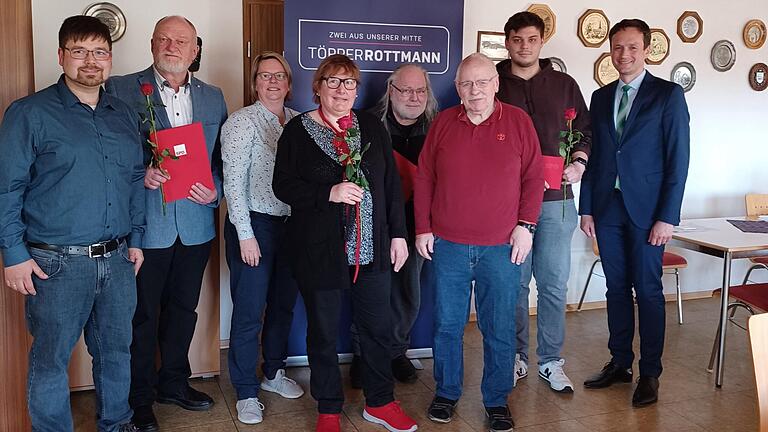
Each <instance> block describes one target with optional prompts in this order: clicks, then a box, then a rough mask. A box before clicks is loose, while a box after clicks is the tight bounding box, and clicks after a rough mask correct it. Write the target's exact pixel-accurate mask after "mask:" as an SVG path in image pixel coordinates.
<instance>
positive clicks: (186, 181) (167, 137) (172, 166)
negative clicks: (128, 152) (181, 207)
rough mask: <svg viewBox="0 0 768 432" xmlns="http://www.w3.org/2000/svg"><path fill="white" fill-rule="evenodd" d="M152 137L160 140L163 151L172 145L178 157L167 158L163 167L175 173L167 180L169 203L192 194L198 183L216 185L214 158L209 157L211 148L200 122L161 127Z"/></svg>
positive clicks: (166, 190) (170, 173) (210, 187)
mask: <svg viewBox="0 0 768 432" xmlns="http://www.w3.org/2000/svg"><path fill="white" fill-rule="evenodd" d="M150 139H151V140H152V141H153V142H155V143H156V144H157V147H158V150H159V151H163V150H164V149H168V151H170V152H171V154H172V155H176V156H177V157H178V159H172V158H170V157H166V158H165V159H163V163H162V167H163V168H164V169H165V170H166V171H168V175H170V177H171V178H170V179H169V180H168V181H167V182H165V183H163V192H164V193H165V202H166V203H169V202H173V201H178V200H180V199H184V198H186V197H188V196H189V190H190V189H191V188H192V185H193V184H195V183H202V184H203V185H204V186H205V187H207V188H208V189H213V188H214V185H213V175H212V174H211V161H210V160H208V148H207V147H206V146H205V134H204V133H203V125H202V124H201V123H200V122H196V123H192V124H188V125H185V126H179V127H175V128H170V129H163V130H160V131H157V135H155V134H152V135H151V136H150Z"/></svg>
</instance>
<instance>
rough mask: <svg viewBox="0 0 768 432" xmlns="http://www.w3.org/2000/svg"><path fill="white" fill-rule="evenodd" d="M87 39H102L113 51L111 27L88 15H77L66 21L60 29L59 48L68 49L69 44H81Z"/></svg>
mask: <svg viewBox="0 0 768 432" xmlns="http://www.w3.org/2000/svg"><path fill="white" fill-rule="evenodd" d="M86 39H102V40H104V41H106V42H107V45H108V46H109V49H110V50H111V49H112V36H111V35H110V34H109V27H107V25H106V24H104V23H103V22H101V21H99V19H98V18H94V17H91V16H86V15H75V16H71V17H69V18H67V19H65V20H64V22H63V23H61V28H59V48H62V49H64V48H66V47H67V42H69V41H72V42H79V41H84V40H86Z"/></svg>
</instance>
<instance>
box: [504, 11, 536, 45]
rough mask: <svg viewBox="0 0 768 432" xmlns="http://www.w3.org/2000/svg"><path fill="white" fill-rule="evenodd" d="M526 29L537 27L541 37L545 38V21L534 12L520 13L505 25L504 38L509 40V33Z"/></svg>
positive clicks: (510, 18)
mask: <svg viewBox="0 0 768 432" xmlns="http://www.w3.org/2000/svg"><path fill="white" fill-rule="evenodd" d="M526 27H536V30H538V31H539V35H541V37H542V38H543V37H544V20H543V19H541V17H540V16H538V15H536V14H535V13H533V12H528V11H523V12H518V13H516V14H514V15H512V16H511V17H509V19H508V20H507V23H506V24H505V25H504V38H505V39H509V33H510V32H511V31H513V30H514V32H515V33H517V32H518V31H520V30H521V29H524V28H526Z"/></svg>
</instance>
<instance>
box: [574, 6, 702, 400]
mask: <svg viewBox="0 0 768 432" xmlns="http://www.w3.org/2000/svg"><path fill="white" fill-rule="evenodd" d="M609 38H610V41H611V60H612V62H613V65H614V66H615V67H616V69H617V70H618V71H619V79H618V80H617V81H614V82H613V83H611V84H609V85H607V86H605V87H603V88H601V89H598V90H597V91H595V92H594V93H593V94H592V102H591V104H590V112H591V116H592V154H591V157H590V159H589V166H588V167H587V171H586V173H585V174H584V178H583V180H582V187H581V199H580V208H579V213H580V214H581V215H582V216H581V229H582V231H584V233H585V234H586V235H587V236H588V237H590V238H592V237H597V243H598V246H599V248H600V256H601V257H602V260H603V269H604V271H605V277H606V285H607V287H608V291H607V293H606V300H607V303H608V329H609V331H610V336H609V339H608V348H609V349H610V351H611V361H610V362H608V363H607V364H606V365H605V367H604V368H603V369H602V371H600V373H598V374H597V375H595V376H593V377H591V378H589V379H587V380H586V381H584V386H585V387H587V388H604V387H608V386H610V385H611V384H614V383H616V382H631V381H632V362H633V360H634V352H633V351H632V339H633V337H634V333H635V311H634V301H633V296H632V288H634V290H635V297H636V298H637V308H638V314H639V327H640V328H639V332H640V361H639V369H640V379H639V380H638V382H637V388H636V389H635V393H634V395H633V397H632V405H633V406H635V407H640V406H645V405H649V404H652V403H655V402H656V401H657V399H658V387H659V380H658V378H659V376H660V375H661V371H662V367H661V354H662V351H663V349H664V325H665V323H664V321H665V320H664V293H663V292H662V291H663V287H662V284H661V275H662V257H663V254H664V245H665V244H666V243H667V242H668V241H669V240H670V239H671V237H672V228H673V226H674V225H677V224H678V223H679V222H680V207H681V205H682V201H683V191H684V189H685V180H686V177H687V175H688V158H689V144H690V143H689V141H690V129H689V124H688V123H689V116H688V107H687V105H686V103H685V98H684V96H683V89H682V88H681V87H680V86H678V85H676V84H673V83H671V82H669V81H665V80H662V79H659V78H656V77H654V76H653V75H651V74H650V73H649V72H647V71H646V70H645V58H646V57H647V55H648V52H649V50H650V41H651V31H650V29H649V28H648V25H647V24H646V23H645V22H643V21H641V20H638V19H629V20H623V21H621V22H619V23H618V24H616V25H615V26H614V27H613V28H612V29H611V31H610V33H609Z"/></svg>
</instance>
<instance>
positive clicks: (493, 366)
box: [432, 237, 520, 407]
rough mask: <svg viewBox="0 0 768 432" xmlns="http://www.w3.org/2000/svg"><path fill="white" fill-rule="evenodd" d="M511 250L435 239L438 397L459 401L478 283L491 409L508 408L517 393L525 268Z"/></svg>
mask: <svg viewBox="0 0 768 432" xmlns="http://www.w3.org/2000/svg"><path fill="white" fill-rule="evenodd" d="M511 251H512V250H511V247H510V245H508V244H502V245H497V246H474V245H465V244H459V243H453V242H450V241H447V240H445V239H441V238H438V237H435V245H434V254H433V256H432V260H433V263H434V270H435V273H434V274H435V284H436V286H435V323H434V334H435V336H434V337H435V340H434V345H433V348H432V350H433V354H434V357H435V363H434V375H435V382H436V384H437V387H436V394H437V396H441V397H444V398H448V399H452V400H458V399H459V397H460V396H461V393H462V386H463V379H464V360H463V359H464V357H463V351H464V349H463V347H464V340H463V339H464V327H465V326H466V324H467V321H468V319H469V305H470V294H471V292H472V281H474V282H475V308H476V312H477V324H478V327H479V328H480V332H481V333H482V335H483V380H482V383H481V385H480V390H481V392H482V394H483V405H485V406H486V407H498V406H504V405H506V403H507V396H508V395H509V393H510V392H511V391H512V383H513V379H512V372H513V369H514V363H515V317H514V315H515V312H514V311H515V303H516V302H517V298H518V290H519V288H518V285H517V284H515V285H513V286H512V287H510V284H509V281H510V280H520V267H519V266H518V265H516V264H514V263H512V262H511V260H510V254H511Z"/></svg>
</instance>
